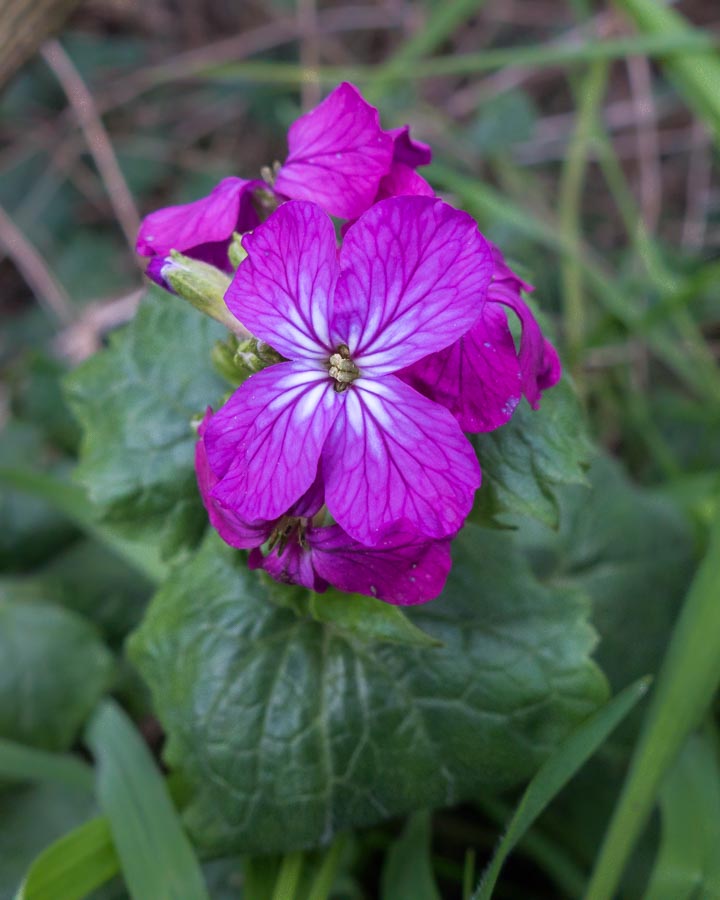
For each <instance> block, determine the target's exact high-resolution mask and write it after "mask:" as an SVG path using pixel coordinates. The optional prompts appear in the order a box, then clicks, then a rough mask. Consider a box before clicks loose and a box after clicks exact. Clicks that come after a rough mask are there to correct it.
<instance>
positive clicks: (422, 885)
mask: <svg viewBox="0 0 720 900" xmlns="http://www.w3.org/2000/svg"><path fill="white" fill-rule="evenodd" d="M431 819H432V816H431V814H430V813H429V812H428V811H427V810H425V811H423V812H419V813H415V815H414V816H411V817H410V818H409V819H408V821H407V822H406V824H405V828H404V829H403V832H402V834H401V835H400V837H399V838H398V839H397V840H396V841H395V842H394V843H393V844H392V845H391V846H390V848H389V850H388V852H387V855H386V856H385V864H384V866H383V871H382V891H381V895H380V896H381V898H382V900H440V894H439V892H438V889H437V885H436V883H435V876H434V875H433V869H432V861H431V859H430V842H431V840H432V827H431V825H432V822H431Z"/></svg>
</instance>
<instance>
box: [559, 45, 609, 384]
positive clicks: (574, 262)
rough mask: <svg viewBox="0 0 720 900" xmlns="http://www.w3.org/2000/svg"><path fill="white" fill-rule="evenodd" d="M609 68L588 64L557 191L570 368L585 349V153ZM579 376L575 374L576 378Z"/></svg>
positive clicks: (596, 63) (586, 155) (586, 153)
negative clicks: (582, 261) (564, 249)
mask: <svg viewBox="0 0 720 900" xmlns="http://www.w3.org/2000/svg"><path fill="white" fill-rule="evenodd" d="M607 76H608V65H607V63H606V62H605V61H602V60H600V61H595V62H593V63H592V64H591V66H590V68H589V70H588V72H587V75H586V76H585V77H584V78H583V79H582V81H581V83H580V86H579V90H578V100H579V105H578V113H577V124H576V126H575V131H574V133H573V136H572V138H571V140H570V146H569V147H568V152H567V157H566V160H565V164H564V165H563V169H562V175H561V177H560V185H559V189H558V219H559V224H560V230H561V232H562V234H563V235H564V237H565V240H566V242H567V244H568V247H569V248H572V251H571V252H568V253H566V254H565V255H564V256H563V259H562V260H561V276H562V286H563V313H564V314H563V324H564V326H565V343H566V346H567V351H568V356H569V359H570V364H571V365H572V366H576V365H577V362H578V360H579V358H580V353H581V351H582V349H583V347H584V346H585V332H586V325H585V318H586V317H585V300H584V297H583V270H582V266H581V264H580V252H581V248H582V242H581V230H582V224H581V201H582V193H583V183H584V180H585V171H586V168H587V163H588V153H589V150H590V144H591V139H592V134H593V130H594V125H595V121H596V119H597V117H598V111H599V109H600V104H601V103H602V99H603V97H604V96H605V87H606V85H607ZM577 374H578V372H577V371H576V372H575V375H576V376H577Z"/></svg>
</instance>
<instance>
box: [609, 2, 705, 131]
mask: <svg viewBox="0 0 720 900" xmlns="http://www.w3.org/2000/svg"><path fill="white" fill-rule="evenodd" d="M614 2H615V6H617V7H618V9H621V10H622V11H623V12H625V13H627V15H628V16H630V18H631V19H632V20H633V21H634V22H635V25H636V26H637V27H638V29H640V31H642V32H643V33H644V35H645V36H647V37H657V38H661V37H662V38H681V37H690V35H699V34H700V33H701V32H700V31H698V30H697V29H695V28H693V27H692V26H691V25H690V24H689V23H688V22H687V21H686V20H685V18H684V17H683V16H682V15H681V14H680V13H678V12H676V11H675V10H674V9H670V7H668V6H666V5H665V4H664V3H661V2H658V0H614ZM662 62H663V64H664V66H665V68H666V69H667V70H668V72H669V74H670V76H671V77H672V78H673V79H674V80H675V83H676V84H677V86H678V89H679V90H680V92H681V93H682V94H683V96H684V97H685V99H686V100H687V102H688V104H689V105H690V106H691V107H692V108H693V109H694V111H695V112H696V113H697V115H699V116H700V118H702V119H703V120H704V121H705V122H706V124H707V125H708V126H709V128H710V129H711V130H712V132H713V134H714V135H715V140H716V142H717V143H718V144H720V57H718V55H717V54H716V53H714V52H712V51H711V50H708V51H706V52H704V53H698V54H695V55H692V54H682V53H681V54H678V55H677V56H675V55H673V56H668V57H666V58H665V59H663V60H662Z"/></svg>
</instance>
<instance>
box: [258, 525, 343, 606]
mask: <svg viewBox="0 0 720 900" xmlns="http://www.w3.org/2000/svg"><path fill="white" fill-rule="evenodd" d="M248 566H249V567H250V568H251V569H264V570H265V571H266V572H267V573H268V575H271V576H272V577H273V578H274V579H275V581H279V582H281V583H282V584H300V585H302V586H303V587H306V588H308V590H311V591H316V592H317V593H318V594H322V593H323V592H324V591H326V590H327V587H328V583H327V581H326V580H325V579H324V578H323V577H322V576H321V575H319V574H318V573H317V572H316V571H315V569H314V567H313V554H312V552H311V551H310V550H307V549H305V548H304V547H302V546H301V545H300V543H299V542H298V540H297V538H296V537H293V538H292V539H291V540H290V542H289V543H288V545H287V546H286V547H284V548H283V550H282V552H280V551H279V548H278V547H274V548H273V549H272V550H271V551H270V553H268V555H267V556H265V557H263V555H262V554H261V553H260V551H259V550H257V551H253V552H252V553H251V554H250V557H249V558H248Z"/></svg>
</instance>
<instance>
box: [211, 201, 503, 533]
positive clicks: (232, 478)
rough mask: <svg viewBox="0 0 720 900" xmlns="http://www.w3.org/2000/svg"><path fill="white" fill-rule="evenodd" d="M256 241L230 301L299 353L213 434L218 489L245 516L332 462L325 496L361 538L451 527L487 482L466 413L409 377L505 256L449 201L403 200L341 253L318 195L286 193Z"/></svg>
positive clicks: (352, 236)
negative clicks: (453, 410)
mask: <svg viewBox="0 0 720 900" xmlns="http://www.w3.org/2000/svg"><path fill="white" fill-rule="evenodd" d="M243 245H244V247H245V249H246V250H247V252H248V258H247V259H246V260H245V262H243V264H242V265H241V266H240V268H239V269H238V271H237V273H236V274H235V277H234V279H233V282H232V284H231V286H230V288H229V289H228V292H227V294H226V297H225V299H226V302H227V305H228V307H229V309H230V311H231V312H232V313H233V314H234V315H235V316H236V317H237V318H238V319H239V320H240V321H241V322H242V323H243V324H244V325H245V326H246V327H247V328H248V329H249V330H250V331H251V332H252V333H253V334H254V335H255V336H256V337H257V338H259V339H261V340H263V341H265V342H266V343H268V344H270V346H272V347H273V348H274V349H275V350H277V351H278V352H279V353H281V354H282V355H283V356H285V357H287V359H288V360H289V361H288V362H282V363H279V364H277V365H273V366H270V367H269V368H267V369H264V370H263V371H261V372H258V373H257V374H255V375H252V376H251V377H250V378H249V379H248V380H247V381H246V382H245V383H244V384H243V385H242V386H241V387H240V388H239V389H238V390H237V391H236V392H235V394H233V396H232V397H231V398H230V400H229V401H228V402H227V403H226V404H225V406H224V407H223V408H222V409H221V410H220V411H219V412H218V413H217V414H216V415H215V416H214V417H213V419H212V421H211V422H210V424H209V426H208V430H207V432H206V436H205V443H206V446H207V454H208V460H209V465H210V467H211V468H212V470H213V472H214V473H215V475H216V476H217V478H218V483H217V484H216V485H215V487H214V489H213V492H212V496H213V498H214V499H216V500H217V501H218V502H219V503H220V504H221V505H222V506H223V507H224V508H225V509H227V510H230V511H232V512H233V513H234V514H235V515H237V516H239V517H240V519H242V520H243V521H245V522H253V521H257V520H261V519H265V520H271V519H275V518H277V517H278V516H281V515H283V514H284V513H285V511H286V510H287V509H289V508H290V507H291V506H292V505H293V504H294V503H296V502H297V501H298V500H299V499H300V498H301V497H302V496H303V494H304V493H305V492H306V491H307V490H308V489H309V488H310V486H311V485H312V484H313V482H314V480H315V478H316V475H317V472H318V466H319V464H320V463H322V473H323V480H324V484H325V502H326V503H327V506H328V509H329V511H330V513H331V515H332V516H333V518H334V519H335V521H336V522H337V523H338V524H339V525H340V526H341V527H342V529H343V530H344V531H345V532H347V533H348V534H349V535H350V536H351V537H352V538H354V539H355V540H357V541H359V542H360V543H362V544H365V545H368V546H378V545H380V544H381V543H382V541H383V540H384V539H385V538H386V537H387V533H388V532H389V531H390V530H391V529H394V528H397V527H402V528H405V529H407V530H409V531H412V532H414V533H417V534H419V535H424V536H425V537H429V538H444V537H447V536H449V535H452V534H454V533H455V532H457V531H458V529H459V528H460V527H461V525H462V523H463V520H464V519H465V516H466V515H467V514H468V512H469V511H470V508H471V506H472V499H473V495H474V492H475V490H476V489H477V487H478V486H479V484H480V468H479V465H478V462H477V459H476V457H475V454H474V453H473V450H472V448H471V446H470V444H469V442H468V441H467V439H466V438H465V436H464V435H463V434H462V431H461V430H460V427H459V426H458V424H457V422H456V421H455V419H454V418H453V416H452V415H451V414H450V413H449V412H448V411H447V410H446V409H444V408H443V407H442V406H440V405H438V404H437V403H434V402H432V401H431V400H428V399H427V398H426V397H423V396H422V395H421V394H419V393H418V392H417V391H415V390H413V388H411V387H410V386H409V385H407V384H405V383H403V382H402V381H401V380H400V379H399V378H398V377H397V376H396V375H395V374H393V373H395V372H397V371H399V370H400V369H403V368H405V367H407V366H408V365H411V364H412V363H414V362H417V361H418V360H420V359H422V358H423V357H424V356H427V355H428V354H429V353H431V352H432V351H434V350H436V349H438V348H440V349H442V348H444V347H446V346H448V345H450V344H452V343H453V342H455V341H456V340H458V338H460V337H461V336H462V335H463V334H465V333H466V332H467V331H468V329H469V328H470V327H471V326H472V325H473V323H474V321H475V319H476V318H477V316H478V314H479V312H480V311H481V310H482V308H483V299H484V297H485V294H486V292H487V288H488V285H489V283H490V279H491V276H492V269H493V262H492V253H491V250H490V247H489V245H488V243H487V242H486V241H485V239H484V238H483V237H482V235H481V234H480V232H479V231H478V229H477V226H476V225H475V223H474V222H473V220H472V219H471V218H470V216H468V215H467V214H466V213H463V212H459V211H457V210H454V209H453V208H452V207H450V206H448V205H447V204H445V203H443V202H442V201H440V200H432V199H429V198H426V197H396V198H392V199H390V200H385V201H383V202H381V203H378V204H376V205H375V206H374V207H373V208H372V209H371V210H369V211H368V212H367V213H366V214H365V215H364V216H362V217H361V218H360V219H359V220H358V222H357V223H356V224H355V225H354V226H353V227H352V228H351V229H350V231H349V232H348V234H347V237H346V238H345V241H344V244H343V247H342V249H341V250H340V252H339V253H338V251H337V249H336V242H335V233H334V229H333V225H332V222H331V221H330V219H329V218H328V217H327V215H325V214H324V213H323V212H322V210H320V208H319V207H317V206H316V205H314V204H309V203H300V202H293V203H286V204H284V205H283V206H281V207H280V208H279V209H278V211H277V212H276V213H275V214H274V215H273V216H271V218H270V219H269V220H268V221H267V222H266V223H265V224H264V225H261V226H260V227H259V228H257V229H256V230H255V231H254V232H253V233H252V234H251V235H248V236H246V238H245V239H244V242H243Z"/></svg>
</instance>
